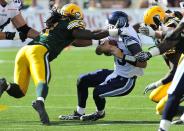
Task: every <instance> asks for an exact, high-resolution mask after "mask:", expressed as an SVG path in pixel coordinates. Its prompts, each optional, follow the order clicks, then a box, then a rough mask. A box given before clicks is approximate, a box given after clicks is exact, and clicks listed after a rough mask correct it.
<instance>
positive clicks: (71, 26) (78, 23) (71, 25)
mask: <svg viewBox="0 0 184 131" xmlns="http://www.w3.org/2000/svg"><path fill="white" fill-rule="evenodd" d="M85 26H86V25H85V23H84V21H83V20H76V19H74V20H71V21H69V22H68V26H67V29H68V30H72V29H74V28H80V29H84V28H85Z"/></svg>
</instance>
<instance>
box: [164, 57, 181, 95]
mask: <svg viewBox="0 0 184 131" xmlns="http://www.w3.org/2000/svg"><path fill="white" fill-rule="evenodd" d="M183 67H184V60H182V61H181V63H180V64H179V65H178V68H177V70H176V73H175V75H174V78H173V81H172V84H171V86H170V88H169V89H168V94H175V95H176V96H179V97H181V96H182V95H183V94H184V86H183V85H184V68H183Z"/></svg>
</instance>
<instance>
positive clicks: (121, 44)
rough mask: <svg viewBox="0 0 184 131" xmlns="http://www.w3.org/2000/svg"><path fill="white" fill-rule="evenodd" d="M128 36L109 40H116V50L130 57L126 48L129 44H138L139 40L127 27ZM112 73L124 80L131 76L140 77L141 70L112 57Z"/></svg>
mask: <svg viewBox="0 0 184 131" xmlns="http://www.w3.org/2000/svg"><path fill="white" fill-rule="evenodd" d="M128 31H129V33H128V34H131V36H130V35H124V36H118V38H114V37H109V39H112V40H116V41H117V44H118V48H119V49H120V50H122V52H123V53H124V54H126V55H131V56H132V54H131V52H130V51H129V50H128V48H127V46H129V45H131V44H139V45H140V46H141V43H140V39H139V37H138V35H137V33H136V31H135V30H134V29H133V27H131V26H129V27H128ZM114 73H116V74H117V75H119V76H123V77H126V78H131V77H133V76H141V75H143V69H142V68H139V67H136V66H133V65H131V64H129V63H128V62H126V61H125V60H122V59H119V58H117V57H114Z"/></svg>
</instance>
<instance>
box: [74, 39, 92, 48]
mask: <svg viewBox="0 0 184 131" xmlns="http://www.w3.org/2000/svg"><path fill="white" fill-rule="evenodd" d="M71 44H72V45H73V46H75V47H86V46H91V45H92V40H80V39H76V40H75V41H73V42H72V43H71Z"/></svg>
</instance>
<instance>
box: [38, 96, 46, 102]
mask: <svg viewBox="0 0 184 131" xmlns="http://www.w3.org/2000/svg"><path fill="white" fill-rule="evenodd" d="M37 100H39V101H42V102H44V101H45V100H44V98H43V97H37Z"/></svg>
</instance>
